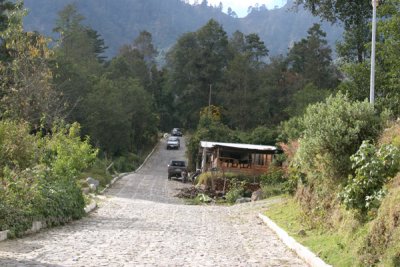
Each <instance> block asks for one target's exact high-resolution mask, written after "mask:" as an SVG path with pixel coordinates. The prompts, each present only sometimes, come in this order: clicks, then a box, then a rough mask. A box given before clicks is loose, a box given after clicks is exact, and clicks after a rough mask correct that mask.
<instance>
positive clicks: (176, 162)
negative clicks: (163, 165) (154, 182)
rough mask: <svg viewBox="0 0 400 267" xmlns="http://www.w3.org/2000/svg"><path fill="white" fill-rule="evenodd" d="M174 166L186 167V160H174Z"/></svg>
mask: <svg viewBox="0 0 400 267" xmlns="http://www.w3.org/2000/svg"><path fill="white" fill-rule="evenodd" d="M171 165H172V166H180V167H184V166H185V162H184V161H173V162H172V164H171Z"/></svg>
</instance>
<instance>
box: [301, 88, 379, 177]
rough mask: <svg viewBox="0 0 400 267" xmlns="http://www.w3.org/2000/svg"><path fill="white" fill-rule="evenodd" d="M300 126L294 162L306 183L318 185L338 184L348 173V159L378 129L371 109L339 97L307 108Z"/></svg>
mask: <svg viewBox="0 0 400 267" xmlns="http://www.w3.org/2000/svg"><path fill="white" fill-rule="evenodd" d="M302 124H303V126H304V131H303V133H302V138H301V139H300V146H299V149H298V150H297V153H296V156H295V159H294V160H295V163H296V164H297V166H298V167H299V169H300V171H301V172H302V173H305V174H306V175H307V178H308V179H311V180H314V181H313V182H318V183H320V182H322V183H323V182H324V180H325V181H327V180H329V181H330V180H332V179H333V180H336V181H339V182H341V181H342V180H343V178H344V177H346V176H347V175H348V174H349V173H350V170H351V162H350V156H351V155H353V154H354V153H355V152H356V151H357V150H358V148H359V147H360V145H361V143H362V141H363V140H374V139H375V137H377V136H378V134H379V132H380V130H381V127H382V123H381V120H380V118H379V117H378V116H376V114H375V110H374V108H373V106H372V105H370V104H369V103H368V102H366V101H365V102H352V101H350V99H349V98H348V97H347V96H346V95H342V94H338V95H337V96H335V97H332V96H331V97H329V98H328V99H327V100H326V102H325V103H318V104H314V105H311V106H309V107H308V108H307V111H306V113H305V115H304V117H303V119H302ZM329 181H328V182H329Z"/></svg>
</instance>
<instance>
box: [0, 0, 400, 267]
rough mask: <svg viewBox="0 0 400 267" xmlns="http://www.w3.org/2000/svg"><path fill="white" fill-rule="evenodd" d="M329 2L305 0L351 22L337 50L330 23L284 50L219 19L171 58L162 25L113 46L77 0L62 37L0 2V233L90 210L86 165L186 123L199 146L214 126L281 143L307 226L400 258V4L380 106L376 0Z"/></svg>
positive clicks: (129, 164)
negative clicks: (373, 48)
mask: <svg viewBox="0 0 400 267" xmlns="http://www.w3.org/2000/svg"><path fill="white" fill-rule="evenodd" d="M177 2H180V1H177ZM330 2H331V1H328V2H327V1H320V0H297V1H295V3H294V4H295V5H297V6H304V7H305V8H306V9H308V10H309V11H310V12H312V13H313V14H315V15H318V16H321V18H323V19H324V20H325V21H327V22H329V23H339V24H340V25H342V26H343V29H344V34H343V40H342V41H341V42H338V43H337V46H336V53H337V60H335V61H334V60H333V56H332V49H333V48H332V47H331V46H330V45H329V43H328V41H327V35H326V32H325V31H324V30H323V28H322V27H321V25H320V24H318V23H314V24H312V25H310V27H309V28H308V30H307V32H306V34H305V35H304V36H302V37H300V38H298V39H296V40H294V41H293V43H292V44H291V45H290V46H288V47H287V53H285V54H281V55H271V52H270V44H269V42H268V40H267V41H264V40H263V39H262V38H261V37H260V35H259V34H258V33H254V32H252V33H247V32H244V31H241V30H240V29H234V30H232V29H231V30H229V31H228V30H226V29H225V26H224V24H223V23H221V22H219V21H218V20H216V19H210V20H207V21H206V22H205V23H204V24H203V25H201V27H199V28H196V29H195V30H193V31H189V32H186V33H183V34H180V36H179V38H178V39H177V40H176V41H175V42H173V44H172V45H171V48H170V49H169V50H168V51H167V53H165V64H164V65H163V66H160V65H158V64H157V58H158V57H159V56H160V51H158V50H157V48H156V45H155V44H154V41H153V32H151V30H152V29H149V30H143V29H140V28H138V32H139V34H138V35H137V36H136V37H135V38H134V39H133V40H132V41H131V40H129V38H128V39H127V40H125V41H126V42H125V43H124V44H123V45H121V46H120V47H118V49H117V50H116V51H117V52H116V54H115V55H114V56H112V57H107V56H106V55H107V53H106V52H107V50H108V47H107V46H108V45H109V44H107V43H106V42H105V41H104V37H103V36H102V34H101V33H100V32H99V31H97V30H96V29H94V28H92V27H91V26H89V24H87V23H86V22H87V21H86V18H85V15H84V14H83V13H81V10H80V7H81V6H80V5H79V4H69V5H66V6H63V7H62V8H61V10H60V11H59V12H58V13H57V16H56V18H54V21H53V22H52V23H53V24H52V25H53V27H52V28H53V31H52V35H53V36H54V39H52V40H50V39H48V38H47V37H46V36H45V35H43V34H41V33H39V32H37V31H27V30H25V29H24V27H23V20H24V18H25V17H26V11H25V10H24V9H23V6H22V5H20V4H14V3H13V2H12V1H6V0H0V7H1V10H2V13H1V16H0V38H1V43H0V44H1V45H0V142H1V147H0V179H1V180H0V182H1V183H0V193H1V194H0V215H1V216H0V230H3V229H10V228H11V230H12V233H14V234H16V235H17V234H19V233H22V232H23V231H24V230H26V229H28V228H29V226H28V225H29V223H30V222H32V220H34V219H37V218H39V219H43V218H47V219H48V221H47V223H48V225H53V224H59V223H64V222H65V221H68V220H70V219H76V218H80V217H81V216H82V215H83V206H84V199H83V197H82V194H81V191H80V187H81V185H80V182H79V181H80V179H81V178H82V172H85V171H88V169H90V168H91V167H92V168H93V167H96V166H101V167H100V169H101V168H103V169H105V168H106V166H108V165H109V164H110V162H114V165H115V166H114V168H115V170H116V171H129V170H132V169H134V167H135V166H136V165H137V164H138V163H139V162H140V159H141V157H143V155H146V153H147V152H148V150H149V149H150V148H151V147H152V146H153V145H154V144H155V143H156V142H157V141H158V137H159V133H160V132H162V131H169V130H170V129H171V128H172V127H182V128H184V129H185V130H186V131H187V132H189V133H191V138H190V141H189V143H188V147H189V158H190V159H192V158H193V156H194V155H195V152H196V151H197V149H198V148H197V146H198V142H199V141H200V140H205V139H207V140H212V141H225V142H227V141H232V142H244V143H256V144H272V145H275V144H278V145H279V146H280V147H281V148H282V150H283V151H285V154H284V155H283V156H282V157H281V158H280V163H282V162H284V164H283V166H284V168H283V169H282V170H280V172H279V173H280V175H279V181H283V183H284V184H285V186H284V187H283V188H284V189H283V190H284V192H286V193H290V194H292V195H293V196H294V197H295V199H296V201H298V203H300V205H301V206H302V208H303V211H304V216H305V217H304V218H306V219H305V222H307V223H308V227H322V229H334V231H339V230H343V225H345V226H346V227H347V226H349V224H348V223H346V222H351V227H355V228H354V229H351V231H350V234H349V236H348V237H349V238H362V239H361V240H359V241H360V242H359V243H357V246H355V247H356V248H357V255H358V258H357V262H358V263H359V265H364V266H365V265H379V264H381V263H382V264H386V263H387V265H388V266H398V264H399V262H400V255H399V251H400V249H399V242H398V240H399V237H400V228H399V225H400V224H399V218H400V206H399V204H398V203H399V201H398V196H399V190H400V187H399V185H400V180H399V179H400V178H399V177H400V176H399V175H398V172H399V166H400V164H399V163H400V141H399V136H400V126H399V123H398V122H396V120H395V119H396V118H398V117H399V115H400V109H399V107H400V106H399V102H400V90H399V88H398V87H399V86H400V83H399V72H400V70H399V66H400V65H399V64H398V62H399V61H400V54H399V51H400V50H399V49H398V48H399V42H400V36H399V31H398V29H399V27H400V16H399V14H400V12H399V11H400V2H399V0H388V1H385V3H382V5H381V6H380V8H379V14H378V15H379V18H384V19H380V20H379V23H378V35H377V36H378V38H377V48H378V49H377V61H376V64H377V66H376V88H375V91H376V102H375V103H374V104H370V103H369V102H368V96H369V77H370V67H369V66H370V52H369V51H370V36H371V30H370V18H371V16H372V13H371V12H372V11H371V7H370V4H369V2H368V1H363V0H362V1H361V0H360V1H352V2H342V1H336V6H335V9H331V8H330V7H331V6H330V5H329V3H330ZM87 3H89V2H87ZM96 3H97V5H98V8H99V10H105V9H106V7H107V6H106V2H105V1H104V2H101V1H98V2H96ZM142 3H144V2H142ZM145 3H152V2H151V1H149V2H147V1H146V2H145ZM206 7H207V6H206ZM206 7H204V8H206ZM188 8H189V7H188ZM207 8H208V7H207ZM354 10H357V12H354ZM262 12H263V10H257V11H255V12H252V13H251V14H250V15H249V16H248V18H249V19H250V18H252V17H253V16H256V15H257V16H258V15H260V16H261V14H262ZM116 14H117V13H116ZM106 20H107V18H104V19H103V20H101V21H106ZM132 25H133V24H132ZM126 36H127V35H126ZM277 165H279V164H277ZM281 165H282V164H281ZM267 175H269V174H267ZM271 175H272V174H271ZM272 177H275V178H276V176H272ZM275 178H274V179H275ZM267 180H268V179H267ZM269 181H271V180H269ZM338 214H339V215H338ZM16 221H17V222H18V223H17V224H16V223H15V222H16ZM365 225H367V226H370V227H368V230H365V229H366V227H365ZM356 227H360V228H361V230H362V231H363V235H362V236H361V237H354V236H353V235H352V234H354V233H356V231H355V229H357V230H359V228H356ZM363 227H364V228H363ZM346 229H347V228H346ZM389 248H390V249H389ZM392 248H395V249H392Z"/></svg>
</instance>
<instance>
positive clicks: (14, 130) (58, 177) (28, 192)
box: [0, 121, 97, 236]
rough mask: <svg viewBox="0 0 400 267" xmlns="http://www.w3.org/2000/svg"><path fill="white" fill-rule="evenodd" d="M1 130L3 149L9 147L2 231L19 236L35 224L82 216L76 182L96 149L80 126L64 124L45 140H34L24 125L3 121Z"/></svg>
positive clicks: (1, 190) (0, 192)
mask: <svg viewBox="0 0 400 267" xmlns="http://www.w3.org/2000/svg"><path fill="white" fill-rule="evenodd" d="M0 129H1V130H0V132H1V133H0V135H1V137H2V138H1V140H2V149H4V148H8V151H5V150H2V151H1V153H2V154H1V166H0V167H1V169H0V170H1V173H0V179H1V183H0V229H1V230H6V229H7V230H10V233H11V236H19V235H21V234H22V233H24V232H25V231H26V230H28V229H29V228H30V227H31V226H32V222H33V221H36V220H40V221H46V222H47V223H48V224H49V225H54V224H60V223H64V222H67V221H69V220H72V219H78V218H81V217H82V216H83V214H84V209H83V208H84V205H85V202H84V199H83V196H82V192H81V189H80V187H79V186H78V185H77V178H78V177H79V174H80V173H81V172H82V171H83V170H84V169H85V168H87V167H88V166H90V164H91V163H92V162H93V160H94V159H95V158H96V153H97V151H96V150H95V149H93V148H92V147H91V146H90V145H89V143H88V141H87V140H85V141H81V139H80V137H79V125H78V124H73V125H72V126H70V127H67V126H63V125H59V126H58V127H57V128H54V129H53V132H52V135H49V136H45V137H39V136H31V135H30V134H29V131H28V127H27V125H25V124H23V123H15V122H7V121H2V122H0ZM10 135H15V136H17V137H18V138H19V140H14V138H15V136H10ZM10 140H14V141H15V143H16V144H18V145H19V144H20V145H21V147H19V148H17V147H14V146H15V144H14V146H13V144H12V142H11V141H10ZM24 160H26V162H24Z"/></svg>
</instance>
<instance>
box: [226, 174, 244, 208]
mask: <svg viewBox="0 0 400 267" xmlns="http://www.w3.org/2000/svg"><path fill="white" fill-rule="evenodd" d="M244 184H245V183H244V182H243V181H242V182H240V181H237V180H235V179H232V180H231V181H230V188H229V191H228V192H227V193H226V195H225V198H226V201H227V202H228V203H231V204H234V203H235V202H236V200H237V199H238V198H241V197H243V194H244Z"/></svg>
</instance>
